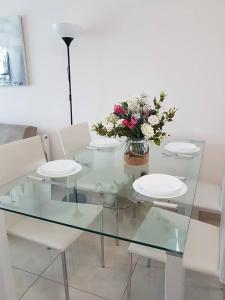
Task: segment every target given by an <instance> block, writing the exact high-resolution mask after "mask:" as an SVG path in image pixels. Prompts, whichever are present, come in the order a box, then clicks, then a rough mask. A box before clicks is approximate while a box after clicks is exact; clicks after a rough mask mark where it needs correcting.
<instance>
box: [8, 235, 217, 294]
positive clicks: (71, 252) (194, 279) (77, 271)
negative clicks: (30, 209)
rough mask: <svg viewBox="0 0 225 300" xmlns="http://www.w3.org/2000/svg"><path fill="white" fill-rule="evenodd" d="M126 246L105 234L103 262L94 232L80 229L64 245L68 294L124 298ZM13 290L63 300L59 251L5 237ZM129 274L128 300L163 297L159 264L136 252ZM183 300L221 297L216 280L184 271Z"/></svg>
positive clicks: (161, 273) (160, 265) (162, 272)
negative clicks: (68, 244)
mask: <svg viewBox="0 0 225 300" xmlns="http://www.w3.org/2000/svg"><path fill="white" fill-rule="evenodd" d="M127 247H128V244H127V243H125V242H121V243H120V246H118V247H117V246H116V245H115V240H113V239H106V240H105V252H106V268H104V269H102V268H101V267H100V262H99V237H98V236H94V235H90V234H86V233H85V234H83V235H82V237H81V238H80V239H79V241H78V242H76V243H75V244H74V245H72V246H71V247H70V248H69V249H68V251H67V262H68V274H69V284H70V298H71V300H100V299H108V300H125V299H126V297H125V296H126V284H127ZM10 249H11V257H12V261H13V266H14V268H13V273H14V277H15V284H16V291H17V295H18V298H19V299H22V300H64V288H63V284H62V267H61V260H60V256H59V253H58V252H56V251H54V250H48V249H46V248H45V247H42V246H39V245H37V244H35V243H32V242H27V241H24V240H22V239H18V238H10ZM134 266H135V270H134V273H133V277H132V298H131V299H132V300H139V299H142V300H145V299H146V300H147V299H148V300H149V299H151V300H163V299H164V266H163V265H162V264H159V263H156V262H152V265H151V268H150V269H149V268H147V267H146V260H145V259H144V258H139V259H138V258H136V260H135V261H134ZM186 277H187V278H186V299H185V300H222V290H221V286H220V284H219V282H218V281H217V280H215V279H212V278H207V277H204V276H199V275H197V274H196V273H191V272H189V273H188V274H187V276H186Z"/></svg>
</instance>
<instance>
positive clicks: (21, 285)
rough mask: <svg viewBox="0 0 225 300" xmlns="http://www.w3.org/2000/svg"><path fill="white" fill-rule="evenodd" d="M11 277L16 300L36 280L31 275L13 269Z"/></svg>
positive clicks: (36, 277)
mask: <svg viewBox="0 0 225 300" xmlns="http://www.w3.org/2000/svg"><path fill="white" fill-rule="evenodd" d="M12 270H13V277H14V282H15V287H16V295H17V297H18V299H19V298H20V297H21V296H22V295H23V294H24V293H25V292H26V291H27V289H29V288H30V286H31V285H32V284H33V283H34V282H35V281H36V280H37V279H38V276H35V275H33V274H31V273H28V272H25V271H21V270H18V269H15V268H13V269H12Z"/></svg>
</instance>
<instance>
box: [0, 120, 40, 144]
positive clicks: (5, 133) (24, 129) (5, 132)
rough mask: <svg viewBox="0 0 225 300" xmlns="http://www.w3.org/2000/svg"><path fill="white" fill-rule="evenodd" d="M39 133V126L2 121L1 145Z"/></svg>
mask: <svg viewBox="0 0 225 300" xmlns="http://www.w3.org/2000/svg"><path fill="white" fill-rule="evenodd" d="M35 135H37V128H36V127H33V126H27V125H16V124H2V123H0V145H1V144H6V143H10V142H14V141H18V140H21V139H25V138H29V137H32V136H35Z"/></svg>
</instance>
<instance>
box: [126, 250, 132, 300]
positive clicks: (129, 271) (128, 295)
mask: <svg viewBox="0 0 225 300" xmlns="http://www.w3.org/2000/svg"><path fill="white" fill-rule="evenodd" d="M128 258H129V262H128V265H129V266H128V281H127V300H130V296H131V277H132V260H133V255H132V253H129V257H128Z"/></svg>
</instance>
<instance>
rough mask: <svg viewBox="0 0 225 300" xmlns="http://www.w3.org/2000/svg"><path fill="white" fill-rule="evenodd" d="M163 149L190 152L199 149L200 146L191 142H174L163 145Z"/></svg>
mask: <svg viewBox="0 0 225 300" xmlns="http://www.w3.org/2000/svg"><path fill="white" fill-rule="evenodd" d="M165 149H166V150H167V151H169V152H172V153H178V154H179V153H182V154H190V153H196V152H199V151H200V148H199V147H197V146H196V145H195V144H192V143H184V142H174V143H168V144H167V145H165Z"/></svg>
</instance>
